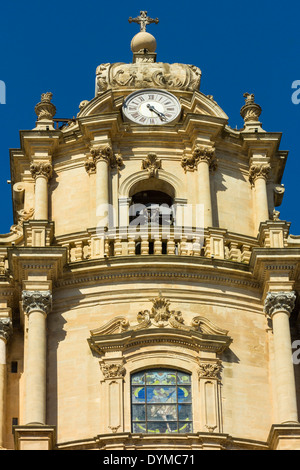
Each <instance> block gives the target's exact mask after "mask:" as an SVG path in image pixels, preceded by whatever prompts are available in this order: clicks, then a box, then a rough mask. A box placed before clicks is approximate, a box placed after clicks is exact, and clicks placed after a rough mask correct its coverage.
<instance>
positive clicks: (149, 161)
mask: <svg viewBox="0 0 300 470" xmlns="http://www.w3.org/2000/svg"><path fill="white" fill-rule="evenodd" d="M160 169H161V160H158V159H157V156H156V154H155V153H149V154H148V155H147V157H146V158H145V159H144V160H143V162H142V170H147V171H148V173H149V178H152V177H154V176H157V175H158V170H160Z"/></svg>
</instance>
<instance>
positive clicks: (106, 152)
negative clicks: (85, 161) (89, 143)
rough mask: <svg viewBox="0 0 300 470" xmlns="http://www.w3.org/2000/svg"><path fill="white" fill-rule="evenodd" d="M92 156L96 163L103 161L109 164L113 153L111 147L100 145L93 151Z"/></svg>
mask: <svg viewBox="0 0 300 470" xmlns="http://www.w3.org/2000/svg"><path fill="white" fill-rule="evenodd" d="M91 155H92V158H93V160H94V162H95V163H97V162H98V161H99V160H102V161H105V162H106V163H108V164H109V163H110V162H111V159H112V157H113V151H112V148H111V146H110V145H100V146H97V147H93V148H92V149H91Z"/></svg>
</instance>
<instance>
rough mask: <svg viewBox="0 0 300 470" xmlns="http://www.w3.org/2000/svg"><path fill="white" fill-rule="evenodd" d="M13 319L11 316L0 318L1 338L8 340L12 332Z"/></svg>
mask: <svg viewBox="0 0 300 470" xmlns="http://www.w3.org/2000/svg"><path fill="white" fill-rule="evenodd" d="M12 331H13V329H12V321H11V319H10V318H0V338H1V339H3V340H4V341H5V342H7V341H8V340H9V338H10V336H11V334H12Z"/></svg>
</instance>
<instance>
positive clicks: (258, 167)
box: [249, 163, 271, 185]
mask: <svg viewBox="0 0 300 470" xmlns="http://www.w3.org/2000/svg"><path fill="white" fill-rule="evenodd" d="M270 170H271V165H270V164H269V163H254V164H252V165H251V166H250V168H249V181H250V183H251V184H252V185H253V184H254V183H255V181H256V180H257V179H258V178H263V179H264V180H265V181H267V179H268V176H269V173H270Z"/></svg>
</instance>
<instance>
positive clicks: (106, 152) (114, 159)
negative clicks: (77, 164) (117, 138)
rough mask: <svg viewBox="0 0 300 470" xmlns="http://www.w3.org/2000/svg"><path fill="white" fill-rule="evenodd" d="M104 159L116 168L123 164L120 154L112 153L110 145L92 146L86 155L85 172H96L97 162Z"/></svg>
mask: <svg viewBox="0 0 300 470" xmlns="http://www.w3.org/2000/svg"><path fill="white" fill-rule="evenodd" d="M99 161H104V162H106V163H107V165H109V166H110V167H111V168H117V169H118V170H119V169H120V168H121V167H122V166H123V157H122V155H121V154H114V153H113V149H112V147H111V146H110V145H99V146H97V147H92V148H91V150H90V154H89V155H88V156H87V157H86V161H85V169H86V171H87V173H89V174H91V173H96V165H97V162H99Z"/></svg>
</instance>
